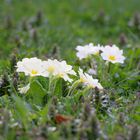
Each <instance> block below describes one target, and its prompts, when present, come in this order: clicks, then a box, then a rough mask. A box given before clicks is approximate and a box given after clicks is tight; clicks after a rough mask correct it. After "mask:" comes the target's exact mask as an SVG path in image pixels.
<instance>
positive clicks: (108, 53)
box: [76, 43, 125, 63]
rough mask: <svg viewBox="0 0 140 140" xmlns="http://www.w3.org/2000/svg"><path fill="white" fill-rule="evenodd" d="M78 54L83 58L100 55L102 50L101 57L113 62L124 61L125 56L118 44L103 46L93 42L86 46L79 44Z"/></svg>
mask: <svg viewBox="0 0 140 140" xmlns="http://www.w3.org/2000/svg"><path fill="white" fill-rule="evenodd" d="M76 50H77V51H78V52H77V53H76V56H77V57H78V58H79V59H80V60H82V59H84V58H87V57H89V56H91V55H98V54H99V53H100V52H101V57H102V59H103V60H106V61H108V62H111V63H124V60H125V57H124V56H123V50H120V49H119V48H118V47H117V46H116V45H112V46H109V45H106V46H105V47H103V46H100V45H98V46H94V45H93V44H92V43H90V44H88V45H85V46H77V47H76Z"/></svg>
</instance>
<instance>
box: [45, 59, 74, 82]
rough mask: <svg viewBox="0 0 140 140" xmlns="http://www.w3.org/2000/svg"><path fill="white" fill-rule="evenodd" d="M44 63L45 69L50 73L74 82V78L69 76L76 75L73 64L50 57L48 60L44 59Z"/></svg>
mask: <svg viewBox="0 0 140 140" xmlns="http://www.w3.org/2000/svg"><path fill="white" fill-rule="evenodd" d="M43 63H44V64H43V66H44V69H45V70H46V72H47V73H48V75H53V76H57V77H59V78H63V79H64V80H65V81H69V82H72V79H71V78H69V75H76V73H75V71H74V70H72V66H71V65H68V64H67V63H66V61H58V60H56V59H55V60H51V59H48V61H44V62H43Z"/></svg>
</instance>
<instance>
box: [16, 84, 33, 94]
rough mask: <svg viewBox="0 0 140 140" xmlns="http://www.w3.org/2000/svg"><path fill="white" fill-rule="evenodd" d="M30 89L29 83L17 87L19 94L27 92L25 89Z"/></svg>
mask: <svg viewBox="0 0 140 140" xmlns="http://www.w3.org/2000/svg"><path fill="white" fill-rule="evenodd" d="M29 89H30V84H28V85H26V86H25V87H22V88H18V90H19V92H20V93H21V94H25V93H27V91H28V90H29Z"/></svg>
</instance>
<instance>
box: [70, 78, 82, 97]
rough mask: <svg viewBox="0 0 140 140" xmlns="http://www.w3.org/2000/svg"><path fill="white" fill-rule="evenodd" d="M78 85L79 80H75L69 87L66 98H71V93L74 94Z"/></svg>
mask: <svg viewBox="0 0 140 140" xmlns="http://www.w3.org/2000/svg"><path fill="white" fill-rule="evenodd" d="M79 84H80V80H77V81H75V82H74V83H73V84H72V86H71V88H70V90H69V92H68V96H71V95H72V94H73V92H74V90H75V89H76V88H77V86H78V85H79Z"/></svg>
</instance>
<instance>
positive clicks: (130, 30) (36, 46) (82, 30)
mask: <svg viewBox="0 0 140 140" xmlns="http://www.w3.org/2000/svg"><path fill="white" fill-rule="evenodd" d="M139 8H140V1H139V0H123V1H122V0H115V1H114V0H24V1H22V0H1V2H0V67H5V65H8V60H9V58H10V56H11V54H13V53H17V54H18V56H19V58H23V57H31V56H39V57H41V58H44V57H45V56H47V55H48V54H49V53H50V52H51V51H52V49H53V48H55V47H56V48H59V49H60V55H61V58H62V59H66V60H69V61H73V59H74V58H76V56H75V47H76V46H77V45H79V44H81V45H84V44H87V43H90V42H93V43H95V44H98V43H100V44H103V45H104V44H112V43H113V44H117V45H118V46H119V45H120V43H121V41H123V39H124V41H125V43H126V42H127V44H130V45H135V46H136V45H137V44H138V43H139V35H140V34H139V31H140V30H139V23H140V18H139ZM137 22H138V23H137ZM137 24H138V25H137ZM121 39H122V40H121ZM120 47H121V46H120Z"/></svg>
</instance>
